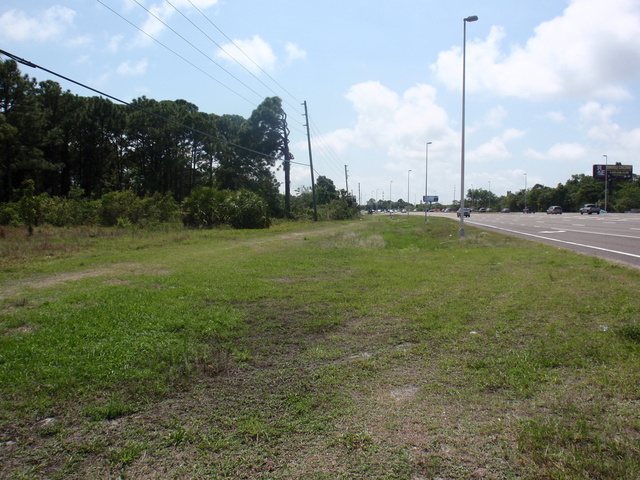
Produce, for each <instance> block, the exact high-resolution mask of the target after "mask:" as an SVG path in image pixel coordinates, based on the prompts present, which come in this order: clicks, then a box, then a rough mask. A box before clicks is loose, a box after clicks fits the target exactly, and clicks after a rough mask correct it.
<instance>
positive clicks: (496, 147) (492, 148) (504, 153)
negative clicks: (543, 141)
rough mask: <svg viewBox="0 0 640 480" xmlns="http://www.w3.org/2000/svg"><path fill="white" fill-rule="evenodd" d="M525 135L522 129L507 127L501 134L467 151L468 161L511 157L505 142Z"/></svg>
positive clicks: (477, 161)
mask: <svg viewBox="0 0 640 480" xmlns="http://www.w3.org/2000/svg"><path fill="white" fill-rule="evenodd" d="M524 135H525V132H524V131H522V130H517V129H515V128H508V129H506V130H505V131H503V132H502V134H501V135H498V136H495V137H493V138H491V139H490V140H489V141H488V142H485V143H483V144H482V145H480V146H479V147H478V148H475V149H473V150H471V151H470V152H468V153H467V158H468V159H469V161H470V162H475V163H480V162H491V161H496V160H505V159H507V158H511V157H512V155H511V152H510V151H509V148H508V147H507V143H509V142H510V141H512V140H516V139H518V138H521V137H523V136H524Z"/></svg>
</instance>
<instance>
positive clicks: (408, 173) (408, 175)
mask: <svg viewBox="0 0 640 480" xmlns="http://www.w3.org/2000/svg"><path fill="white" fill-rule="evenodd" d="M410 173H411V170H409V171H408V172H407V215H409V206H408V205H409V203H411V202H410V201H409V198H410V197H409V177H410Z"/></svg>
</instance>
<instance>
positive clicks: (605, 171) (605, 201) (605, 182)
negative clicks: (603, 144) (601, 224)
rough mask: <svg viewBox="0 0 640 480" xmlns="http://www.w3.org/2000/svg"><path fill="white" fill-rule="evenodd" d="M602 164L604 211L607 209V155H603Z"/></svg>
mask: <svg viewBox="0 0 640 480" xmlns="http://www.w3.org/2000/svg"><path fill="white" fill-rule="evenodd" d="M603 157H604V160H605V165H604V211H605V212H606V211H607V191H608V190H609V157H607V156H606V155H603Z"/></svg>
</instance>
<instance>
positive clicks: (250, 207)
mask: <svg viewBox="0 0 640 480" xmlns="http://www.w3.org/2000/svg"><path fill="white" fill-rule="evenodd" d="M225 203H226V208H227V217H228V221H229V224H230V225H231V226H232V227H233V228H269V225H270V224H271V219H270V218H269V213H268V212H269V207H268V205H267V202H265V201H264V200H263V199H262V198H261V197H259V196H258V195H256V194H255V193H253V192H250V191H248V190H239V191H237V192H232V193H231V194H230V195H229V196H228V197H227V200H226V202H225Z"/></svg>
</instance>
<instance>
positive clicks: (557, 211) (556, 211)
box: [547, 205, 562, 215]
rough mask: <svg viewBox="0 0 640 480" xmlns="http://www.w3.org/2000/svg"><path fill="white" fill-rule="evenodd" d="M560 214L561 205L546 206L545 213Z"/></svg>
mask: <svg viewBox="0 0 640 480" xmlns="http://www.w3.org/2000/svg"><path fill="white" fill-rule="evenodd" d="M557 214H560V215H562V207H561V206H559V205H552V206H550V207H549V208H547V215H557Z"/></svg>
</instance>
